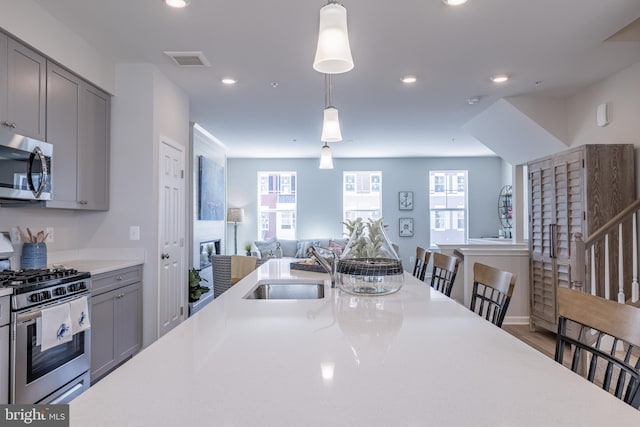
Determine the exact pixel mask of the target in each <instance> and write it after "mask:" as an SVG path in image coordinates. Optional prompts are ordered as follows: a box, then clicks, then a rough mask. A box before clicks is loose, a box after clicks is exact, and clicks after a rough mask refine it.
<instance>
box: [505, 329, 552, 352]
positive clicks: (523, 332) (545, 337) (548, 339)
mask: <svg viewBox="0 0 640 427" xmlns="http://www.w3.org/2000/svg"><path fill="white" fill-rule="evenodd" d="M502 329H504V330H505V331H507V332H509V333H510V334H511V335H513V336H514V337H516V338H518V339H519V340H521V341H523V342H525V343H527V344H529V345H530V346H531V347H533V348H535V349H536V350H538V351H540V352H542V353H544V354H545V355H547V356H549V357H550V358H552V359H553V356H554V354H555V352H556V334H554V333H553V332H550V331H545V330H543V329H538V330H537V331H536V332H531V331H530V330H529V325H502Z"/></svg>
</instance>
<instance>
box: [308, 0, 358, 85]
mask: <svg viewBox="0 0 640 427" xmlns="http://www.w3.org/2000/svg"><path fill="white" fill-rule="evenodd" d="M352 68H353V58H352V57H351V47H350V46H349V32H348V31H347V9H345V7H344V6H342V5H341V4H338V3H329V4H327V5H326V6H324V7H322V8H321V9H320V30H319V32H318V47H317V48H316V58H315V60H314V61H313V69H314V70H316V71H319V72H321V73H325V74H339V73H345V72H347V71H349V70H351V69H352Z"/></svg>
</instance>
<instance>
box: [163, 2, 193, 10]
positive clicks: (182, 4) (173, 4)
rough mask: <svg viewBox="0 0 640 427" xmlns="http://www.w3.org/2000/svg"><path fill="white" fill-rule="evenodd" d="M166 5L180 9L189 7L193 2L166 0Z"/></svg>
mask: <svg viewBox="0 0 640 427" xmlns="http://www.w3.org/2000/svg"><path fill="white" fill-rule="evenodd" d="M164 3H165V4H166V5H167V6H170V7H175V8H178V9H180V8H183V7H187V6H189V3H191V0H164Z"/></svg>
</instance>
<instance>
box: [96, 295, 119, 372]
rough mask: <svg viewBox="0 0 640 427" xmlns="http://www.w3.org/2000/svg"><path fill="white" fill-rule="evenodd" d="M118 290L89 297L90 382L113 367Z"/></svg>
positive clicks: (115, 355)
mask: <svg viewBox="0 0 640 427" xmlns="http://www.w3.org/2000/svg"><path fill="white" fill-rule="evenodd" d="M117 292H118V290H115V291H111V292H106V293H104V294H101V295H98V296H95V297H92V298H91V382H94V381H95V380H97V379H98V378H99V377H101V376H102V375H104V374H105V373H107V372H108V371H109V370H111V369H112V368H114V367H115V366H116V365H117V363H118V360H117V358H118V355H117V353H116V331H117V329H116V328H117V325H116V316H115V313H116V295H117Z"/></svg>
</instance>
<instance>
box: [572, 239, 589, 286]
mask: <svg viewBox="0 0 640 427" xmlns="http://www.w3.org/2000/svg"><path fill="white" fill-rule="evenodd" d="M585 257H586V253H585V249H584V240H582V233H573V239H572V240H571V279H572V287H573V288H575V289H577V290H579V291H581V292H584V291H585V287H584V285H585V277H584V276H585V275H586V270H585V266H584V261H585Z"/></svg>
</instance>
